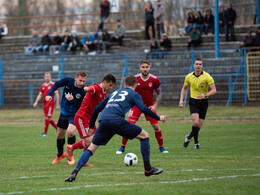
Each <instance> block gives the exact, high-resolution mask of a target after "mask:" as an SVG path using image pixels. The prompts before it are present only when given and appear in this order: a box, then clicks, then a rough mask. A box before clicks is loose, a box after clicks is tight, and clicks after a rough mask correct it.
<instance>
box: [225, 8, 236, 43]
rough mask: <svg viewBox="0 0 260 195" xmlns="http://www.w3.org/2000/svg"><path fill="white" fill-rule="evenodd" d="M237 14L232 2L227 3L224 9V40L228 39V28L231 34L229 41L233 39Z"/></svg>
mask: <svg viewBox="0 0 260 195" xmlns="http://www.w3.org/2000/svg"><path fill="white" fill-rule="evenodd" d="M236 17H237V14H236V10H234V9H233V8H232V3H229V4H228V8H227V9H226V10H225V11H224V25H225V26H224V28H225V38H226V41H229V35H228V34H229V30H230V34H231V41H234V40H235V34H234V23H235V20H236Z"/></svg>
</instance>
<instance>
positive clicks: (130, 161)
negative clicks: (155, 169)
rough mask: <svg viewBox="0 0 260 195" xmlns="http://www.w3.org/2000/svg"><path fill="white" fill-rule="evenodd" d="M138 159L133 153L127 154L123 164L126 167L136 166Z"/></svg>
mask: <svg viewBox="0 0 260 195" xmlns="http://www.w3.org/2000/svg"><path fill="white" fill-rule="evenodd" d="M137 162H138V158H137V156H136V155H135V154H134V153H127V154H126V155H125V157H124V163H125V165H126V166H132V165H136V164H137Z"/></svg>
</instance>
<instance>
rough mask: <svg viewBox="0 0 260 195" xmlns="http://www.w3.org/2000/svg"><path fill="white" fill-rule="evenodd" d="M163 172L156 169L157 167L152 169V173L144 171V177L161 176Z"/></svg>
mask: <svg viewBox="0 0 260 195" xmlns="http://www.w3.org/2000/svg"><path fill="white" fill-rule="evenodd" d="M162 172H163V169H160V168H159V169H158V168H155V167H152V169H151V170H150V171H146V170H145V171H144V175H145V176H147V177H149V176H150V175H159V174H160V173H162Z"/></svg>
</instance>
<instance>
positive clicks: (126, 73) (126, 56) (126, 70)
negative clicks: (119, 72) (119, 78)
mask: <svg viewBox="0 0 260 195" xmlns="http://www.w3.org/2000/svg"><path fill="white" fill-rule="evenodd" d="M125 76H128V55H127V54H125Z"/></svg>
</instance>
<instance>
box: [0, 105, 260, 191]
mask: <svg viewBox="0 0 260 195" xmlns="http://www.w3.org/2000/svg"><path fill="white" fill-rule="evenodd" d="M158 113H159V114H167V115H168V116H169V117H170V118H173V119H174V118H176V117H189V110H188V108H184V109H178V108H173V107H170V108H165V107H162V108H159V109H158ZM58 114H59V112H58V111H55V114H54V118H57V117H58ZM41 117H42V110H41V109H37V110H0V120H1V122H0V129H1V130H0V131H1V137H0V144H1V147H0V153H1V161H2V163H0V170H1V176H0V194H111V195H112V194H113V195H114V194H149V195H150V194H156V195H157V194H161V195H164V194H222V195H223V194H250V195H251V194H260V144H259V143H260V142H259V140H260V119H259V118H260V107H228V108H227V107H213V106H211V107H209V111H208V120H206V122H205V124H204V126H203V128H202V129H201V132H200V134H199V141H200V146H201V149H200V150H195V149H194V144H193V140H192V142H191V143H190V145H189V147H188V148H184V147H183V141H184V136H185V135H186V134H187V133H189V132H190V129H191V121H190V120H181V119H179V120H169V121H167V122H166V123H160V126H161V129H162V131H163V136H164V145H165V148H166V149H167V150H168V151H169V154H161V153H159V150H158V145H157V142H156V139H155V137H154V134H153V130H152V128H151V126H150V125H149V124H148V122H144V121H140V122H139V123H138V124H139V125H140V126H141V127H143V128H144V129H145V130H147V131H148V132H149V133H150V144H151V164H152V165H153V166H156V167H160V168H163V169H164V172H163V173H162V174H161V175H158V176H151V177H148V178H147V177H145V176H144V174H143V163H142V157H141V153H140V149H139V148H140V144H139V141H137V140H133V141H129V142H128V145H127V148H126V152H133V153H135V154H136V155H137V156H138V158H139V162H138V164H137V165H136V166H132V167H127V166H125V165H124V163H123V157H124V155H116V154H115V152H116V150H117V149H118V148H119V147H120V145H121V137H119V136H115V137H114V138H113V139H112V140H111V141H110V142H109V143H108V145H107V146H106V147H100V148H99V150H98V151H97V152H96V153H95V155H94V156H93V157H92V158H91V159H90V161H89V163H90V164H93V165H94V167H87V168H83V169H82V170H81V171H80V173H79V175H78V177H77V179H76V181H75V182H73V183H65V182H64V180H65V179H66V177H68V176H69V175H70V173H71V171H72V170H73V168H74V166H69V165H68V164H67V160H66V159H63V160H62V161H61V162H60V163H59V164H57V165H52V164H51V163H52V161H53V160H54V158H55V156H56V153H57V151H56V136H55V131H54V129H53V128H52V127H50V128H49V131H48V136H47V137H40V136H39V135H40V134H41V133H42V131H43V122H34V121H24V122H23V121H20V122H17V121H15V122H10V121H6V120H24V119H35V120H36V119H41ZM212 117H217V119H216V118H212ZM225 117H243V118H241V119H237V120H223V119H224V118H225ZM245 117H255V119H253V118H252V119H247V118H245ZM76 135H78V133H77V134H76ZM77 140H79V138H78V137H77ZM81 153H82V151H80V150H76V151H74V157H75V160H76V161H77V160H78V159H79V157H80V155H81Z"/></svg>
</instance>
